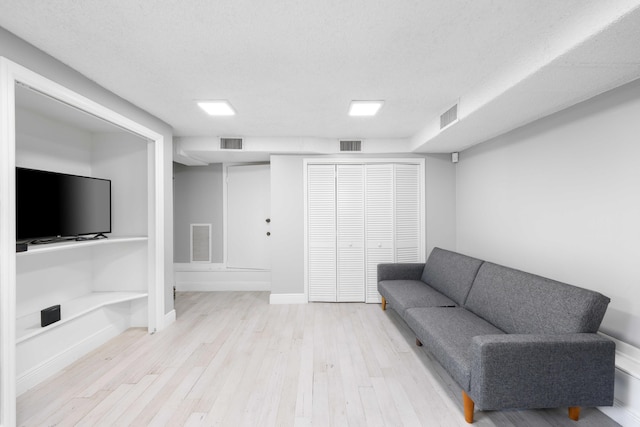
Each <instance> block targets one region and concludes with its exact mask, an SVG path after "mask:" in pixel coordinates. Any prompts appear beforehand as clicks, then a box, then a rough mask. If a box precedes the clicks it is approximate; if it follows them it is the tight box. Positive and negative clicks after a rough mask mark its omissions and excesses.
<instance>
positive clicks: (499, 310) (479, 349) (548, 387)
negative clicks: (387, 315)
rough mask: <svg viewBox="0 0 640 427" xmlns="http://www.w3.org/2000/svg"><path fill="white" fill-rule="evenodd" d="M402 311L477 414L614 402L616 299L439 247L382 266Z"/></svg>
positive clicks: (391, 302)
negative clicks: (610, 332)
mask: <svg viewBox="0 0 640 427" xmlns="http://www.w3.org/2000/svg"><path fill="white" fill-rule="evenodd" d="M378 291H379V292H380V294H381V295H382V297H383V298H382V309H383V310H384V309H386V307H387V305H388V306H389V307H391V308H392V309H393V310H395V311H396V312H397V313H398V314H399V315H400V317H402V319H404V321H405V322H406V323H407V325H408V326H409V327H410V328H411V330H412V331H413V332H414V333H415V335H416V337H417V338H416V343H417V344H418V345H422V344H424V345H425V346H426V348H427V349H428V350H429V352H430V353H431V354H432V355H433V357H434V358H435V359H437V360H438V362H439V363H440V364H441V365H442V366H443V367H444V368H445V369H446V370H447V372H448V373H449V374H450V375H451V377H452V378H453V379H454V380H455V381H456V382H457V383H458V385H459V386H460V387H461V388H462V397H463V406H464V415H465V419H466V420H467V422H469V423H472V422H473V413H474V408H476V409H479V410H496V409H507V408H514V409H515V408H522V409H524V408H558V407H568V408H569V417H570V418H572V419H574V420H578V417H579V414H580V407H591V406H610V405H612V404H613V382H614V370H615V360H614V354H615V344H614V343H613V342H612V341H611V340H608V339H606V338H604V337H602V336H600V335H598V334H596V332H597V331H598V328H599V326H600V322H601V321H602V318H603V317H604V313H605V310H606V309H607V305H608V304H609V298H607V297H605V296H604V295H601V294H599V293H597V292H593V291H590V290H587V289H582V288H578V287H575V286H571V285H567V284H565V283H560V282H556V281H553V280H550V279H546V278H543V277H540V276H536V275H533V274H529V273H525V272H522V271H518V270H514V269H511V268H507V267H503V266H501V265H497V264H492V263H490V262H486V261H482V260H479V259H476V258H472V257H468V256H466V255H462V254H459V253H455V252H450V251H446V250H443V249H440V248H435V249H433V251H432V252H431V254H430V256H429V259H428V260H427V262H426V264H380V265H378Z"/></svg>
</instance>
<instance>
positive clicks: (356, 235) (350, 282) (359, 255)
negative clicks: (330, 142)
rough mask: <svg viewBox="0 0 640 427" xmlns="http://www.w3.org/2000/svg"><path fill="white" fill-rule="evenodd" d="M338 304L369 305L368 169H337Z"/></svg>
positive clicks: (352, 167) (338, 167)
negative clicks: (366, 240) (366, 248)
mask: <svg viewBox="0 0 640 427" xmlns="http://www.w3.org/2000/svg"><path fill="white" fill-rule="evenodd" d="M336 189H337V209H336V213H337V230H338V233H337V242H338V244H337V246H338V257H337V263H338V269H337V270H338V271H337V272H338V275H337V282H338V286H337V292H338V295H337V300H338V301H339V302H347V301H359V302H364V301H365V271H364V270H365V268H364V166H363V165H338V166H337V184H336Z"/></svg>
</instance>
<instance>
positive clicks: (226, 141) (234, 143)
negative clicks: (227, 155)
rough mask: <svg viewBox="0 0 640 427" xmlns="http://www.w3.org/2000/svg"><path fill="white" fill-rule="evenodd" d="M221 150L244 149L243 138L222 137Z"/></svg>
mask: <svg viewBox="0 0 640 427" xmlns="http://www.w3.org/2000/svg"><path fill="white" fill-rule="evenodd" d="M220 149H221V150H242V138H220Z"/></svg>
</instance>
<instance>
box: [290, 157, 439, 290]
mask: <svg viewBox="0 0 640 427" xmlns="http://www.w3.org/2000/svg"><path fill="white" fill-rule="evenodd" d="M375 163H404V164H413V165H418V166H419V169H420V184H421V186H422V190H421V191H420V211H421V212H422V215H421V217H420V229H421V230H422V236H421V245H420V258H421V259H423V260H424V257H425V253H426V247H425V242H426V241H427V235H426V227H425V224H426V222H425V215H426V207H425V206H426V205H425V193H426V182H425V158H424V157H399V158H396V157H393V158H392V157H389V158H385V157H374V158H353V157H349V158H344V157H342V158H341V157H323V158H313V157H311V158H305V159H303V160H302V171H303V172H302V174H303V177H302V180H303V182H302V188H303V190H304V195H303V197H304V300H305V301H309V255H308V254H309V236H308V232H307V223H308V218H307V209H308V198H309V194H308V193H307V167H308V165H310V164H336V165H338V164H354V165H359V164H362V165H366V164H375Z"/></svg>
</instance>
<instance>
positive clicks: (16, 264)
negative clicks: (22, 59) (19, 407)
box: [0, 58, 165, 426]
mask: <svg viewBox="0 0 640 427" xmlns="http://www.w3.org/2000/svg"><path fill="white" fill-rule="evenodd" d="M43 95H44V96H43ZM114 125H115V126H114ZM164 146H165V141H164V138H163V136H162V135H160V134H158V133H156V132H154V131H153V130H151V129H149V128H147V127H145V126H143V125H140V124H138V123H136V122H134V121H132V120H130V119H128V118H127V117H124V116H122V115H120V114H119V113H117V112H115V111H113V110H110V109H108V108H106V107H104V106H102V105H100V104H98V103H96V102H94V101H92V100H90V99H88V98H85V97H83V96H82V95H80V94H78V93H75V92H73V91H71V90H69V89H67V88H65V87H63V86H60V85H59V84H57V83H55V82H53V81H51V80H48V79H46V78H44V77H42V76H40V75H38V74H36V73H33V72H32V71H30V70H28V69H26V68H24V67H22V66H20V65H18V64H15V63H13V62H11V61H9V60H7V59H6V58H0V425H7V426H9V425H15V424H16V419H15V415H16V410H15V409H16V408H15V405H16V397H17V395H19V394H21V393H22V392H24V391H26V390H27V389H29V388H31V387H32V386H34V385H36V384H38V383H39V382H41V381H42V380H44V379H46V378H47V377H50V376H52V375H54V374H56V373H57V372H59V371H60V370H62V369H64V367H65V366H67V365H68V364H69V363H71V362H73V361H75V360H77V359H78V358H80V357H82V356H83V355H84V354H86V353H87V352H89V351H91V350H93V349H95V348H97V347H98V346H100V345H101V344H103V343H104V342H106V341H107V340H109V339H111V338H112V337H114V336H116V335H118V334H120V333H122V332H123V331H124V330H126V329H127V328H129V327H146V328H148V330H149V332H154V331H156V330H160V329H162V328H163V325H164V258H163V257H164V185H165V179H164V174H165V172H164V170H165V167H164V158H165V157H164V156H165V155H164V151H165V150H164ZM16 166H20V167H26V168H32V169H41V170H50V171H55V172H61V173H70V174H75V175H83V176H93V177H98V178H106V179H110V180H111V181H112V194H111V196H112V200H111V201H112V233H109V234H108V237H109V238H108V239H102V240H89V241H79V242H75V241H72V242H60V243H51V244H44V245H39V246H34V245H32V246H30V247H29V249H28V251H27V252H21V253H16V252H15V247H14V245H15V236H16V220H17V219H16V218H15V212H16V206H15V200H16V199H15V167H16ZM56 304H60V306H61V320H60V321H58V322H55V323H53V324H51V325H49V326H47V327H44V328H43V327H41V326H40V310H42V309H44V308H47V307H49V306H52V305H56Z"/></svg>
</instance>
